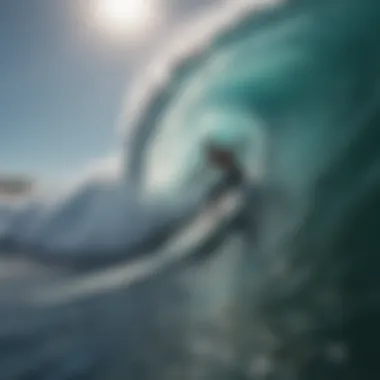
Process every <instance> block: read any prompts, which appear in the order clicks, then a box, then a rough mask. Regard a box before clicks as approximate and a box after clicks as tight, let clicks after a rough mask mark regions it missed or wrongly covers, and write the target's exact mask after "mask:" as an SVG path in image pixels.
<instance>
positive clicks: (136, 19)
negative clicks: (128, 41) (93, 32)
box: [95, 0, 158, 36]
mask: <svg viewBox="0 0 380 380" xmlns="http://www.w3.org/2000/svg"><path fill="white" fill-rule="evenodd" d="M155 3H156V2H155ZM95 20H96V23H97V26H98V27H99V28H101V29H105V30H106V31H108V32H111V33H115V34H117V35H128V36H136V35H137V34H142V33H146V32H148V31H149V30H150V29H151V28H152V27H154V26H155V25H156V24H157V21H158V12H157V9H156V7H155V6H153V0H96V6H95Z"/></svg>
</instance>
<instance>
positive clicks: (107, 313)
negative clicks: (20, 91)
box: [0, 0, 380, 380]
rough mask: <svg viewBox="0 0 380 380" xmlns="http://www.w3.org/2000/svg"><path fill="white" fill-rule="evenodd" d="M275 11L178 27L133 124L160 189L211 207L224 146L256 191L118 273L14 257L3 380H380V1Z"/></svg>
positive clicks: (244, 7) (4, 325)
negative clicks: (215, 162)
mask: <svg viewBox="0 0 380 380" xmlns="http://www.w3.org/2000/svg"><path fill="white" fill-rule="evenodd" d="M262 3H263V2H262ZM269 5H270V6H269V7H268V8H265V9H261V10H258V9H257V2H256V3H255V2H249V1H241V2H239V1H235V2H232V3H231V4H230V5H227V6H226V8H223V9H222V8H220V9H219V10H217V11H215V13H213V16H212V15H211V14H209V15H208V16H207V17H205V19H204V20H202V22H200V23H199V24H195V25H196V27H192V28H190V29H189V31H188V32H187V33H185V34H183V35H180V37H179V41H180V44H178V42H174V43H173V45H172V46H171V48H170V49H169V50H168V52H166V51H164V52H163V53H162V57H160V59H159V61H158V63H157V65H155V66H154V67H153V68H152V69H151V75H150V76H146V75H143V78H145V79H146V78H149V82H148V83H142V82H139V83H138V84H137V85H136V86H137V90H138V91H137V90H136V92H135V91H132V92H131V99H132V102H131V105H130V108H129V109H128V111H127V112H126V114H127V115H128V116H127V117H126V120H125V128H126V134H125V138H126V152H128V153H126V157H125V180H127V181H128V183H133V185H134V186H136V188H137V189H138V190H139V191H140V193H141V194H143V195H144V197H146V198H145V199H153V198H154V197H155V199H160V200H161V202H163V203H165V204H166V203H170V202H172V203H173V204H182V203H181V202H184V203H185V204H188V203H187V201H189V200H192V199H193V198H192V197H195V198H197V199H198V198H199V199H200V200H201V199H202V196H201V195H202V194H204V193H205V192H207V189H208V188H209V186H211V185H212V183H213V181H214V180H215V181H217V180H218V176H220V173H214V172H212V171H210V170H209V169H207V168H206V169H205V165H204V161H203V160H204V156H203V151H202V147H203V143H204V141H205V140H207V141H209V140H210V139H211V140H213V141H214V142H215V143H216V144H221V145H223V146H224V145H226V144H227V145H228V146H229V147H230V149H232V150H234V151H235V152H236V155H237V156H238V158H239V162H240V165H241V167H242V168H243V169H244V170H245V172H246V173H247V175H248V178H249V184H250V186H249V187H248V191H246V192H244V194H243V195H241V194H240V197H238V202H237V205H234V204H232V206H231V204H230V203H228V202H227V203H217V204H216V205H215V206H214V207H213V206H207V207H206V206H204V207H201V206H199V207H198V208H195V207H194V211H196V212H195V213H194V214H195V216H194V218H195V219H191V220H192V221H193V222H192V223H191V222H190V224H187V223H184V225H182V223H179V222H178V224H180V225H181V227H182V228H183V229H182V228H181V229H177V228H174V229H171V230H169V232H168V236H167V238H166V239H165V244H164V245H162V244H161V242H160V244H159V243H157V244H156V246H154V249H153V250H152V252H151V254H150V255H148V257H144V258H139V257H137V259H135V260H133V261H132V262H131V261H127V262H124V263H120V260H118V263H115V265H114V266H111V267H108V268H107V269H96V270H91V271H86V272H81V271H79V272H75V271H74V272H73V271H68V270H67V268H66V267H64V266H62V267H60V266H59V265H58V266H56V267H54V269H52V268H51V267H49V266H48V267H46V266H44V265H43V263H41V261H35V260H32V259H29V260H27V259H25V256H26V255H21V257H17V260H16V259H15V258H3V259H2V260H3V263H2V267H3V268H5V270H4V271H2V273H0V290H1V292H0V302H1V303H0V305H1V307H2V310H3V313H2V318H3V320H2V322H1V323H0V328H1V330H0V373H1V374H2V375H1V376H0V377H1V378H2V379H4V380H8V379H9V380H18V379H20V380H21V379H23V380H24V379H25V380H34V379H38V380H40V379H41V380H45V379H46V380H53V379H78V380H79V379H99V380H119V379H126V378H132V379H155V380H156V379H234V380H235V379H253V380H256V379H268V380H269V379H273V380H274V379H278V380H290V379H292V380H293V379H301V380H303V379H305V380H306V379H307V380H313V379H315V380H320V379H331V380H338V379H353V380H356V379H358V380H359V379H377V378H379V374H380V370H379V367H378V363H377V358H378V349H377V344H378V341H379V338H380V331H379V328H378V317H379V307H378V306H379V303H378V295H377V293H378V290H379V285H380V283H379V278H380V277H379V276H378V275H379V269H380V268H379V260H378V257H377V256H378V255H377V253H378V251H379V249H378V248H379V246H380V243H379V239H378V226H379V224H378V216H377V215H378V206H379V203H380V199H379V195H378V194H379V192H378V187H379V183H380V182H379V179H380V176H379V174H380V172H379V168H378V156H379V153H380V130H379V128H378V121H377V117H378V115H377V114H378V111H379V108H378V107H379V103H378V102H379V100H378V93H379V82H378V74H379V67H380V66H379V58H380V54H379V53H380V51H379V47H378V43H377V35H378V31H379V26H378V25H380V23H379V21H380V4H378V3H377V2H376V1H371V0H367V1H361V2H359V1H354V0H346V1H343V0H330V1H323V0H319V1H318V2H317V1H311V0H309V1H307V0H304V1H287V2H277V3H274V2H272V3H271V4H269ZM181 38H182V39H181ZM184 47H186V48H184ZM136 105H138V106H136ZM194 194H196V196H194ZM192 201H193V200H192ZM197 202H198V200H197ZM197 202H195V203H196V204H197V205H200V204H201V203H197ZM180 216H183V218H185V217H187V213H184V214H183V215H182V214H181V215H180ZM179 219H181V218H179ZM179 219H177V217H176V219H175V221H176V222H177V221H178V220H179ZM186 220H187V219H186ZM188 226H190V227H191V228H194V230H191V231H190V232H189V230H188V228H187V227H188ZM181 233H182V234H183V233H184V235H185V236H187V239H183V240H181V236H183V235H181ZM186 233H187V234H188V235H186ZM150 236H151V233H150V230H149V231H148V232H146V235H144V239H149V237H150ZM178 239H179V240H178ZM126 251H127V250H126ZM119 258H120V257H119ZM89 260H90V258H89Z"/></svg>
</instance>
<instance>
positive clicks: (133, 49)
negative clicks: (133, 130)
mask: <svg viewBox="0 0 380 380" xmlns="http://www.w3.org/2000/svg"><path fill="white" fill-rule="evenodd" d="M94 1H96V0H60V1H56V0H1V1H0V54H1V59H0V175H8V174H20V175H24V174H27V175H31V176H32V177H34V178H36V179H37V180H39V181H47V182H62V181H66V180H69V179H70V178H73V177H75V175H76V173H77V172H78V171H80V170H81V169H82V168H83V167H87V166H88V165H90V163H91V162H92V161H96V160H98V159H99V158H100V157H103V156H108V155H112V154H113V153H114V152H116V151H118V150H120V147H121V143H122V141H121V137H120V135H118V133H117V131H116V123H117V122H118V121H119V116H120V113H121V110H122V108H123V102H124V101H125V94H126V92H127V91H128V85H129V84H130V83H131V80H132V79H133V78H135V77H136V75H138V74H139V73H140V72H141V67H142V66H145V65H146V64H147V62H148V61H149V59H150V58H151V52H152V51H153V50H154V49H153V48H154V47H157V44H159V43H162V42H164V41H165V39H167V38H168V37H170V34H172V33H173V30H176V27H177V25H178V24H180V23H181V22H183V21H184V20H186V19H187V18H190V17H192V16H193V15H194V14H196V13H197V12H200V11H201V10H202V8H203V7H206V6H207V5H208V4H209V3H215V2H217V1H219V0H156V4H158V2H159V1H162V9H160V17H161V19H162V20H161V23H159V24H158V25H157V26H155V30H154V31H153V33H152V32H151V33H146V35H144V34H143V33H140V34H139V35H138V36H134V37H133V38H131V36H124V39H123V37H120V36H119V37H118V38H116V37H115V36H114V35H112V33H111V32H109V31H107V30H106V28H104V30H102V29H103V28H102V25H98V24H96V22H94V20H93V18H94V17H92V16H91V13H90V9H91V5H92V2H94ZM103 1H104V0H103ZM105 1H107V0H105ZM137 1H142V0H125V2H137Z"/></svg>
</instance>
